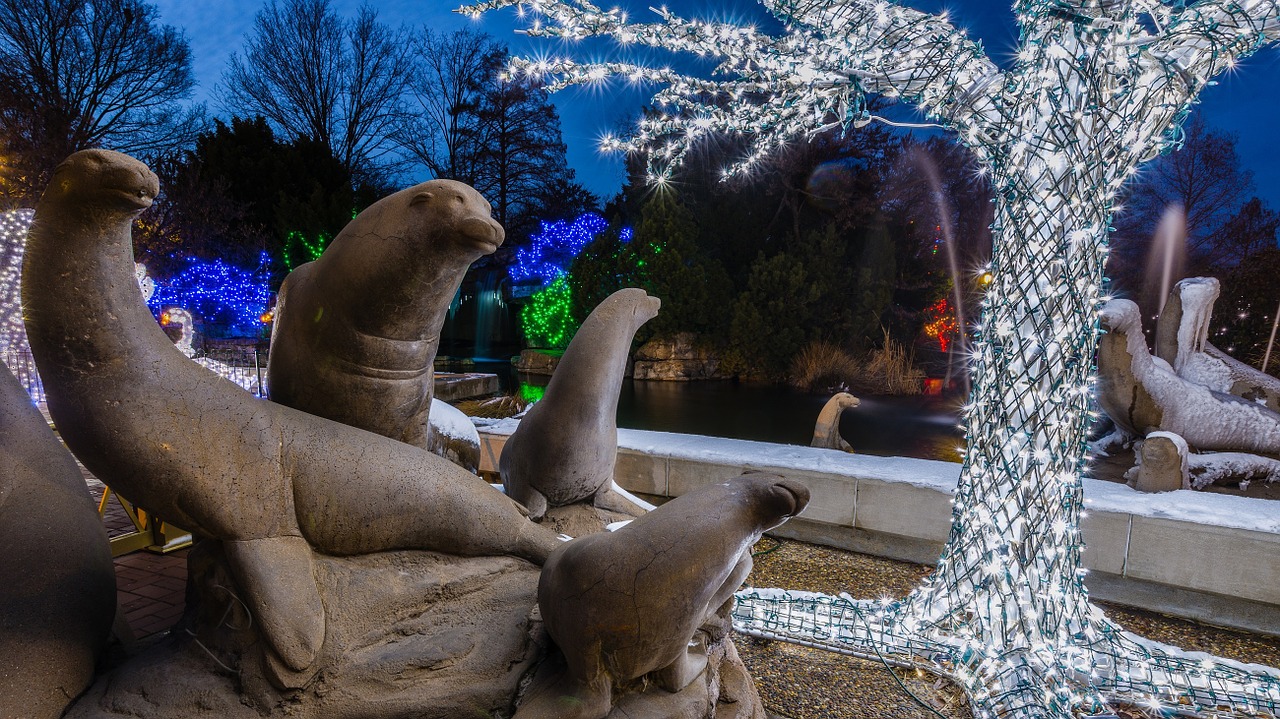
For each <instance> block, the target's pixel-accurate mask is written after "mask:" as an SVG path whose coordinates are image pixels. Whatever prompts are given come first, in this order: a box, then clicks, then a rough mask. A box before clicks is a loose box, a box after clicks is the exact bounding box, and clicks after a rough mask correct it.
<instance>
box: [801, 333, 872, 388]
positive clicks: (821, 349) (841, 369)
mask: <svg viewBox="0 0 1280 719" xmlns="http://www.w3.org/2000/svg"><path fill="white" fill-rule="evenodd" d="M859 374H860V373H859V368H858V362H857V360H855V359H854V358H853V357H852V356H851V355H850V354H849V353H848V352H845V351H844V350H843V349H842V348H840V347H839V346H837V345H835V344H832V343H830V342H822V341H817V342H810V343H809V344H807V345H805V347H804V349H802V350H800V353H799V354H797V355H796V356H795V357H793V358H792V360H791V383H792V384H793V385H795V386H796V387H798V388H799V389H802V390H804V391H805V392H815V393H823V394H827V393H832V392H839V391H843V390H846V389H848V388H849V387H852V386H853V385H855V384H857V382H858V381H859Z"/></svg>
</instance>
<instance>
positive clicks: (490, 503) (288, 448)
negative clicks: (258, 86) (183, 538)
mask: <svg viewBox="0 0 1280 719" xmlns="http://www.w3.org/2000/svg"><path fill="white" fill-rule="evenodd" d="M158 189H159V187H158V182H157V179H156V176H155V175H154V174H152V172H151V171H150V170H149V169H148V168H147V167H146V165H144V164H142V163H141V162H138V161H137V160H135V159H133V158H131V157H129V156H128V155H123V154H120V153H116V152H109V151H105V150H85V151H81V152H77V153H76V154H74V155H72V156H71V157H70V158H68V159H67V160H66V161H65V162H63V163H62V164H61V165H59V166H58V168H57V169H56V170H55V171H54V174H53V178H52V181H51V182H50V185H49V187H48V189H47V190H46V191H45V193H44V196H43V197H42V198H41V200H40V202H39V204H38V206H37V208H36V216H35V220H34V222H33V224H32V227H31V232H30V238H29V240H28V245H27V251H26V257H25V261H24V265H23V280H24V281H23V283H22V288H23V290H22V299H23V306H24V309H25V312H26V317H27V332H28V335H29V337H30V341H31V350H32V353H33V354H34V356H35V360H36V364H37V367H38V369H39V371H40V375H41V377H42V378H43V380H44V383H45V389H46V392H47V393H48V407H49V413H50V414H51V415H52V416H53V419H54V421H55V422H56V423H57V426H58V430H59V431H60V433H61V434H62V438H63V440H64V441H65V442H66V444H67V446H68V447H69V448H70V449H71V451H72V452H73V453H74V454H75V455H76V457H77V458H79V459H80V461H81V462H83V463H84V465H85V467H87V468H88V469H89V471H91V472H92V473H93V474H94V475H96V476H97V477H99V478H100V479H102V480H103V481H104V482H106V483H107V484H108V485H110V486H111V488H112V489H114V490H116V491H118V492H120V493H121V494H122V495H123V496H126V497H128V498H129V499H130V500H132V501H133V502H134V503H135V504H137V505H138V506H140V507H143V508H146V509H147V510H149V511H151V512H154V513H156V514H158V515H159V516H161V517H163V518H165V519H166V520H169V521H171V522H174V523H175V524H177V525H178V526H181V527H184V528H186V529H188V530H190V531H191V532H192V533H193V534H195V535H196V536H197V537H203V538H212V539H217V540H220V543H221V546H222V549H223V551H224V552H225V555H226V560H227V565H228V567H229V570H230V572H231V575H232V579H233V580H234V582H235V584H236V585H237V595H238V597H239V598H240V600H242V601H243V602H244V605H245V606H246V607H247V609H248V611H249V613H250V614H251V616H252V617H253V622H254V627H256V631H258V632H260V634H261V636H262V638H263V639H264V640H265V641H264V642H263V643H262V644H263V647H262V650H261V651H262V652H263V656H264V661H265V662H266V665H267V669H266V671H267V673H268V674H269V676H270V677H271V679H272V681H273V682H275V683H276V685H277V686H278V687H281V688H294V687H299V686H304V685H305V684H306V683H307V682H309V681H310V680H311V678H313V677H314V675H315V672H316V671H318V669H317V667H315V666H314V662H315V659H316V657H317V656H318V654H319V652H320V649H321V648H322V646H323V642H324V640H325V621H326V620H325V607H324V605H323V603H322V598H321V593H320V590H319V588H318V586H317V583H316V577H315V574H314V572H313V559H314V556H313V552H321V553H324V554H327V555H336V556H350V555H361V554H369V553H375V552H383V551H387V550H395V549H423V550H438V551H441V552H447V553H450V554H454V555H463V556H498V555H512V556H516V557H522V558H524V559H527V560H529V561H531V562H534V563H541V562H542V561H543V560H545V558H546V557H547V555H548V554H549V553H550V552H551V550H552V549H553V548H554V547H555V546H557V545H558V544H559V541H558V539H557V538H556V536H555V535H554V533H553V532H551V531H549V530H548V529H547V528H545V527H541V526H539V525H537V524H535V523H533V522H530V521H528V520H527V519H526V518H525V516H524V515H523V513H522V512H521V510H520V508H519V507H518V505H516V504H515V503H514V502H512V501H511V500H509V499H507V498H506V497H503V496H502V495H501V493H499V492H496V491H494V490H493V489H492V488H491V487H489V486H488V485H487V484H485V483H484V482H483V481H481V480H480V479H479V478H477V477H475V476H473V475H470V474H468V473H467V472H465V471H463V470H462V469H460V468H459V467H456V466H455V465H453V464H450V463H449V462H447V461H445V460H443V459H441V458H440V457H437V456H436V455H433V454H431V453H430V452H427V451H425V450H421V449H418V448H416V447H411V446H409V445H406V444H404V443H402V442H397V441H395V440H392V439H389V438H386V437H382V436H379V435H376V434H373V433H371V432H366V431H364V430H360V429H356V428H353V427H349V426H347V425H344V424H340V423H338V422H334V421H331V420H327V419H323V418H320V417H316V416H313V415H310V414H306V413H304V412H301V411H299V410H296V409H293V408H290V407H286V406H284V405H281V404H277V403H274V402H269V401H266V400H260V399H257V398H255V397H253V396H252V395H250V394H249V393H247V392H245V391H243V390H242V389H241V388H240V387H237V386H236V385H235V384H233V383H231V382H230V381H228V380H225V379H223V378H221V377H218V376H216V375H214V374H212V373H210V372H208V371H207V370H205V369H204V368H202V367H200V366H199V365H197V364H195V363H194V362H191V361H189V360H188V359H187V358H186V357H184V356H183V355H182V353H181V352H179V351H178V349H177V348H176V347H175V346H174V345H173V343H172V342H171V341H170V340H169V338H168V337H167V336H165V334H164V332H163V331H162V330H161V329H160V326H159V325H158V324H156V321H155V319H154V318H153V317H152V316H151V313H150V312H149V311H148V310H147V308H146V306H145V305H144V304H143V302H142V297H141V295H140V294H139V292H138V283H137V280H136V279H135V277H134V271H133V270H134V267H133V247H132V243H131V234H130V228H131V225H132V223H133V220H134V218H135V217H137V216H138V214H139V213H141V212H142V211H143V210H145V209H146V208H147V207H149V206H150V205H151V203H152V200H153V199H154V198H155V196H156V193H157V191H158ZM175 426H177V427H184V428H188V429H189V430H190V431H187V432H173V431H171V430H172V428H173V427H175Z"/></svg>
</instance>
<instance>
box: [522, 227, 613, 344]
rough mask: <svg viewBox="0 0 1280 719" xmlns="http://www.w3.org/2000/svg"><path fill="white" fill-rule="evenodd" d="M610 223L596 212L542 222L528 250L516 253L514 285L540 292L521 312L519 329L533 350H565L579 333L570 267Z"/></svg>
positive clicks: (530, 299) (535, 294)
mask: <svg viewBox="0 0 1280 719" xmlns="http://www.w3.org/2000/svg"><path fill="white" fill-rule="evenodd" d="M608 226H609V223H607V222H605V220H604V218H603V217H601V216H600V215H597V214H595V213H593V212H588V213H585V214H583V215H580V216H579V217H578V218H577V219H575V220H574V221H573V222H565V221H557V222H543V223H542V231H541V232H539V233H538V234H536V235H534V236H533V237H532V238H530V244H529V246H528V247H521V248H520V249H518V250H516V262H515V264H513V265H512V266H511V269H510V270H509V274H510V275H511V279H512V280H514V281H515V282H522V283H533V284H536V285H537V287H538V289H537V290H536V291H535V292H534V293H533V294H532V295H531V296H530V298H529V303H528V304H526V305H525V306H524V307H523V308H522V309H521V310H520V328H521V330H523V331H524V336H525V340H526V341H527V342H528V343H529V345H530V346H531V347H538V348H541V349H564V348H565V347H567V346H568V345H569V340H571V339H573V334H574V333H575V332H577V331H578V323H577V322H576V321H574V319H573V302H572V299H571V296H570V289H569V281H568V277H569V269H568V268H569V265H570V264H571V263H572V262H573V258H575V257H577V256H578V255H579V254H580V253H581V252H582V250H583V248H585V247H586V246H587V245H588V244H590V243H591V241H592V240H593V239H595V237H596V235H598V234H600V233H601V232H603V231H604V230H605V229H606V228H607V227H608Z"/></svg>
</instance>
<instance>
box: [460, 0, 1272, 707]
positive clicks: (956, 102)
mask: <svg viewBox="0 0 1280 719" xmlns="http://www.w3.org/2000/svg"><path fill="white" fill-rule="evenodd" d="M762 2H763V4H764V5H765V7H766V8H767V9H768V10H769V11H770V12H771V13H772V14H773V15H775V16H776V17H777V18H778V19H779V20H780V21H781V22H782V23H783V26H784V30H783V31H782V32H781V33H778V34H770V33H766V32H763V31H761V30H758V29H756V28H752V27H744V26H738V25H734V24H723V23H714V22H702V21H696V20H686V19H683V18H680V17H677V16H676V15H674V14H672V13H670V12H669V11H667V10H665V9H660V10H655V13H656V15H657V17H656V21H655V22H652V23H636V22H631V21H630V20H629V19H628V17H627V15H626V13H624V12H622V11H620V10H601V9H599V8H597V7H595V6H594V5H592V4H590V3H588V2H585V0H530V1H527V2H523V3H521V2H519V0H487V1H486V2H482V3H480V4H478V5H474V6H470V7H466V8H463V9H462V10H461V12H464V13H467V14H471V15H473V16H478V15H480V14H481V13H483V12H486V11H491V10H496V9H499V8H504V7H511V6H519V10H520V12H521V13H522V15H524V16H525V17H526V18H528V23H529V25H528V28H527V30H526V32H528V34H530V35H533V36H540V37H549V38H562V39H578V38H585V37H589V36H606V37H611V38H613V39H614V40H615V41H616V42H618V43H620V44H622V45H641V46H649V47H654V48H660V49H665V50H670V51H673V52H688V53H693V54H696V55H698V56H702V57H712V58H719V60H720V64H719V65H718V66H717V67H716V68H715V70H714V71H713V72H712V73H711V74H710V76H709V77H708V78H702V77H694V76H690V75H687V74H682V73H680V72H677V71H675V70H672V69H670V68H655V67H647V66H642V65H636V64H629V63H625V62H608V63H591V62H578V61H575V60H573V59H517V60H516V61H515V62H514V63H513V65H512V67H511V69H510V72H512V73H514V74H520V75H531V76H535V77H538V78H541V79H543V80H544V81H546V82H547V86H548V88H549V89H551V90H556V89H560V88H562V87H565V86H569V85H576V84H587V83H597V82H601V81H604V80H606V79H608V78H610V77H621V78H625V79H628V80H631V81H643V82H649V83H654V84H657V85H660V86H662V87H661V88H660V89H658V90H657V91H656V92H655V94H654V95H653V102H654V104H655V105H656V106H657V107H658V108H660V109H661V110H662V112H661V114H659V115H657V116H651V117H646V118H645V119H643V120H641V121H640V123H639V126H638V127H637V128H636V131H635V132H634V134H633V135H632V136H630V137H627V138H614V137H610V138H606V140H605V141H604V142H603V143H602V144H603V146H604V148H605V149H612V150H624V151H628V152H638V153H644V154H645V155H646V156H647V157H648V168H649V169H648V172H649V176H650V179H651V181H653V182H655V183H663V182H665V181H667V180H668V179H669V178H670V176H671V171H672V168H673V167H675V166H676V165H677V164H678V163H679V162H680V161H681V160H682V159H683V158H684V156H685V154H686V153H687V152H688V151H689V149H690V148H691V147H692V146H693V145H694V143H696V142H698V141H699V139H701V138H703V137H706V136H708V135H710V134H712V133H730V134H734V135H739V136H741V137H743V138H744V139H745V140H746V141H747V144H748V147H749V150H748V152H747V154H746V155H745V156H744V157H742V158H741V159H740V160H739V161H737V162H736V163H735V164H733V165H731V166H729V167H728V168H726V170H725V173H726V175H733V174H735V173H741V172H749V171H750V170H751V168H752V167H753V166H754V165H755V164H756V163H757V162H759V161H760V160H761V159H762V158H764V157H766V156H767V155H769V153H770V152H772V151H773V150H774V149H776V148H777V147H778V146H780V145H781V144H783V143H785V142H787V141H789V140H792V139H794V138H798V137H803V136H805V135H809V134H812V133H816V132H822V131H827V130H833V129H846V130H847V129H849V128H856V127H860V126H862V125H865V124H866V123H868V122H870V121H872V120H874V119H878V118H873V117H872V116H871V115H870V114H869V113H868V111H867V108H866V103H865V97H866V95H867V94H878V95H882V96H887V97H896V98H901V99H902V100H904V101H907V102H910V103H913V104H915V105H916V106H917V107H919V108H920V109H921V110H922V111H923V112H924V113H926V114H927V115H928V116H929V117H930V118H931V119H932V120H933V121H935V122H937V123H939V124H941V125H942V126H944V127H946V128H948V129H950V130H951V131H954V132H955V133H956V134H957V136H958V137H959V139H960V141H961V142H963V143H964V144H965V145H967V146H968V147H969V148H970V149H971V150H972V151H973V152H974V153H975V155H976V156H977V158H978V160H979V161H980V163H981V164H982V165H983V167H984V170H985V171H986V172H988V173H990V177H991V181H992V187H993V189H994V201H995V222H994V224H993V225H992V237H993V241H994V252H993V257H992V262H991V271H992V273H993V276H994V280H993V282H992V283H991V285H990V287H989V289H988V291H987V294H986V297H985V299H984V301H983V305H982V314H981V319H980V320H979V322H978V325H977V328H976V330H977V341H976V342H975V343H974V345H973V348H972V349H973V353H972V358H971V372H972V377H973V391H972V396H971V398H970V401H969V402H968V404H967V405H966V406H965V408H964V423H965V428H966V432H967V438H968V447H967V451H966V454H965V460H964V466H963V469H962V471H961V475H960V481H959V485H958V487H957V489H956V493H955V500H954V509H953V513H952V526H951V533H950V536H949V539H948V540H947V542H946V545H945V547H944V549H943V551H942V555H941V557H940V558H939V560H938V566H937V571H936V572H935V573H934V574H933V575H932V576H931V577H930V578H929V579H927V580H926V581H925V582H924V583H923V584H922V585H921V586H919V587H918V588H917V589H915V590H914V591H913V592H912V593H911V594H910V595H909V596H907V597H906V598H905V599H903V600H901V601H898V602H891V603H881V602H875V601H857V600H853V599H852V598H850V597H848V596H841V597H829V596H822V595H811V594H803V593H794V592H784V591H781V590H759V591H748V592H744V593H741V594H740V595H739V606H738V609H737V610H736V612H735V622H736V624H737V626H738V627H739V629H741V630H743V631H747V632H751V633H756V634H760V635H762V636H774V637H778V638H784V639H788V640H790V641H801V642H804V643H810V644H814V645H817V646H826V647H828V648H832V649H836V650H838V651H845V652H847V653H853V654H861V655H863V656H878V657H883V658H885V659H886V660H887V661H892V662H896V663H901V664H907V665H912V666H920V667H925V668H928V669H932V670H934V671H938V672H941V673H943V674H946V675H948V676H950V677H952V678H954V679H955V680H956V681H957V682H958V683H959V684H960V685H961V686H962V687H964V689H965V690H966V691H967V692H968V694H969V696H970V699H971V701H972V704H973V707H974V710H975V715H976V716H977V717H979V719H988V718H991V717H1018V718H1019V719H1022V718H1031V719H1037V718H1041V717H1044V718H1049V717H1055V718H1065V717H1071V716H1080V715H1086V716H1099V717H1105V716H1116V713H1115V712H1116V711H1118V707H1120V706H1124V707H1126V709H1128V710H1130V711H1131V710H1132V708H1133V707H1146V708H1149V709H1150V710H1151V711H1152V712H1153V713H1155V714H1160V713H1161V712H1165V715H1170V714H1173V713H1177V712H1184V713H1185V712H1192V713H1191V714H1189V715H1190V716H1206V717H1208V716H1217V715H1222V716H1270V717H1275V716H1280V670H1275V669H1270V668H1266V667H1260V666H1256V665H1241V664H1239V663H1235V662H1231V661H1229V660H1225V659H1219V658H1215V657H1209V656H1207V655H1200V654H1193V653H1188V652H1182V651H1180V650H1177V649H1175V648H1172V647H1167V646H1163V645H1159V644H1157V643H1154V642H1150V641H1148V640H1145V639H1143V638H1141V637H1138V636H1136V635H1133V634H1130V633H1128V632H1125V631H1123V630H1122V629H1120V628H1119V627H1118V626H1117V625H1115V624H1113V623H1112V622H1110V621H1109V620H1108V619H1107V618H1106V617H1105V616H1104V615H1103V614H1102V612H1101V611H1099V610H1098V609H1097V608H1096V607H1094V606H1093V605H1092V604H1090V603H1089V597H1088V591H1087V589H1086V588H1085V581H1084V574H1085V572H1084V569H1083V566H1082V563H1081V556H1082V553H1083V549H1084V544H1083V541H1082V538H1081V534H1080V521H1081V519H1082V516H1083V512H1082V508H1083V496H1082V489H1081V476H1082V471H1083V468H1084V446H1085V433H1086V429H1087V426H1088V423H1089V420H1090V416H1089V412H1088V397H1089V392H1090V385H1091V383H1092V381H1093V377H1092V375H1093V372H1094V368H1093V354H1094V350H1095V348H1096V346H1097V337H1098V320H1097V313H1098V310H1099V308H1100V306H1101V304H1102V303H1103V301H1105V299H1106V298H1105V297H1104V285H1105V279H1104V277H1103V265H1104V262H1105V260H1106V255H1107V235H1108V232H1109V227H1110V224H1111V212H1112V202H1113V201H1114V199H1115V196H1116V192H1117V190H1118V189H1119V188H1120V186H1121V184H1122V183H1123V182H1124V181H1125V179H1126V178H1128V177H1129V176H1130V175H1131V174H1132V173H1133V172H1134V171H1135V170H1136V169H1137V168H1138V166H1139V165H1140V164H1141V163H1143V162H1144V161H1146V160H1149V159H1151V158H1153V157H1154V156H1156V155H1157V154H1159V153H1160V152H1162V151H1167V150H1169V149H1171V148H1173V147H1175V146H1176V145H1177V144H1178V140H1179V137H1180V135H1181V130H1180V124H1181V122H1182V120H1183V119H1184V118H1185V116H1186V114H1187V112H1188V111H1189V109H1190V106H1191V105H1192V103H1194V102H1195V100H1196V98H1197V96H1198V94H1199V93H1200V91H1201V90H1203V89H1204V88H1205V86H1206V85H1208V84H1209V82H1210V81H1211V79H1212V78H1213V77H1215V76H1217V75H1218V74H1220V73H1222V72H1223V71H1226V70H1228V69H1230V68H1231V67H1233V66H1234V64H1235V63H1237V62H1238V61H1239V60H1241V59H1243V58H1245V57H1246V56H1248V55H1250V54H1251V53H1253V52H1254V51H1256V50H1257V49H1258V48H1260V47H1262V46H1263V45H1265V44H1268V43H1271V42H1275V41H1276V40H1277V39H1280V0H1201V1H1200V2H1196V3H1194V4H1184V3H1181V2H1177V3H1173V4H1167V5H1166V4H1163V3H1161V2H1158V1H1157V0H1128V1H1127V2H1123V1H1120V0H1037V1H1032V0H1018V2H1017V3H1016V4H1015V6H1014V12H1015V13H1016V15H1017V23H1018V27H1019V28H1020V31H1021V38H1020V43H1019V47H1018V53H1017V57H1016V59H1015V61H1014V62H1013V64H1012V66H1011V68H1010V69H1008V70H1002V69H1001V68H999V67H998V66H997V65H996V64H995V63H994V62H992V61H991V60H990V59H988V58H987V56H986V55H985V53H984V52H983V49H982V46H981V44H980V43H978V42H977V41H974V40H971V39H968V38H967V37H966V36H965V35H964V33H963V32H962V31H960V30H958V29H957V28H955V27H954V26H953V25H951V23H950V22H948V20H947V17H946V16H945V15H930V14H926V13H922V12H918V11H915V10H912V9H909V8H904V7H899V6H896V5H893V4H891V3H889V2H886V1H885V0H762ZM1183 715H1187V714H1183Z"/></svg>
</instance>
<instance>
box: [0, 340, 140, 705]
mask: <svg viewBox="0 0 1280 719" xmlns="http://www.w3.org/2000/svg"><path fill="white" fill-rule="evenodd" d="M0 547H3V551H0V581H3V582H4V591H2V592H0V717H27V718H30V719H55V718H56V717H60V716H62V712H63V710H64V709H65V708H66V706H67V704H68V703H69V702H70V701H71V700H72V699H74V698H75V697H76V696H77V695H79V694H80V693H81V692H82V691H84V689H85V687H87V686H89V682H90V681H92V680H93V672H94V666H95V665H96V664H97V662H98V660H99V659H100V658H101V656H102V652H103V649H105V648H106V644H107V636H108V635H109V634H110V632H111V620H112V617H114V616H115V612H116V575H115V569H114V567H112V565H111V549H110V548H109V546H108V544H107V533H106V530H104V529H103V527H102V522H101V521H99V519H98V513H97V511H96V510H95V508H94V506H93V501H92V500H91V499H90V498H89V491H88V489H87V488H86V487H85V483H84V477H83V476H82V475H81V474H80V469H79V468H78V467H77V466H76V463H75V461H74V460H73V459H71V455H69V454H67V450H65V449H63V447H62V445H61V444H59V443H58V438H57V437H55V436H54V435H53V432H52V431H50V429H49V425H48V424H46V423H45V421H44V417H42V416H40V413H39V412H38V411H36V408H35V407H34V406H32V404H31V399H30V398H29V397H28V396H27V393H26V392H25V391H24V390H23V389H22V386H21V385H20V384H18V381H17V380H16V379H14V377H13V375H12V374H10V373H9V370H8V368H6V367H5V366H4V364H3V363H0Z"/></svg>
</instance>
